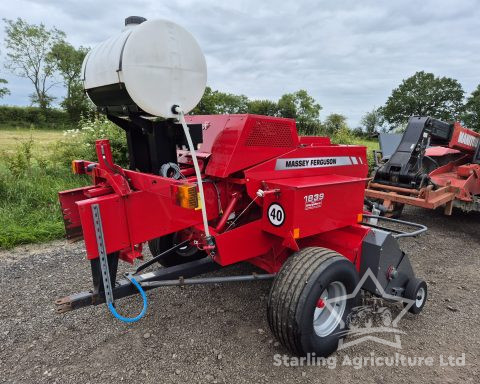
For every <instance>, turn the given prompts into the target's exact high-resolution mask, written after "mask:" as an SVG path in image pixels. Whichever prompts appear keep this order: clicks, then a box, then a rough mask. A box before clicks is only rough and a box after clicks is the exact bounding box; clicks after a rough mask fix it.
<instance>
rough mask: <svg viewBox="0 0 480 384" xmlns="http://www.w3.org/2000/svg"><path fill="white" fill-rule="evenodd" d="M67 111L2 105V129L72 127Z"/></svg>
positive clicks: (61, 128) (0, 121)
mask: <svg viewBox="0 0 480 384" xmlns="http://www.w3.org/2000/svg"><path fill="white" fill-rule="evenodd" d="M72 125H73V124H72V122H71V120H70V118H69V116H68V114H67V113H66V112H65V111H61V110H59V109H47V110H45V111H44V110H42V109H40V108H38V107H15V106H7V105H1V106H0V129H2V128H3V129H7V128H24V127H31V126H34V127H35V128H44V129H59V130H64V129H67V128H70V127H72Z"/></svg>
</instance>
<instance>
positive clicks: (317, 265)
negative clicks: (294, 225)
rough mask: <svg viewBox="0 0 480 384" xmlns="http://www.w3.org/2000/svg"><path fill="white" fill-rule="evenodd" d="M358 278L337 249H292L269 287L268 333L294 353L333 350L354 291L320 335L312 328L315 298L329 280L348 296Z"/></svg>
mask: <svg viewBox="0 0 480 384" xmlns="http://www.w3.org/2000/svg"><path fill="white" fill-rule="evenodd" d="M358 280H359V277H358V273H357V270H356V269H355V266H354V265H353V264H352V263H351V262H350V261H349V260H348V259H346V258H345V257H343V256H341V255H340V254H338V253H337V252H334V251H332V250H329V249H326V248H317V247H310V248H305V249H302V250H301V251H299V252H297V253H295V254H294V255H292V256H291V257H290V258H289V259H288V260H287V261H286V262H285V264H284V265H283V266H282V268H281V269H280V271H279V272H278V274H277V276H276V277H275V279H274V281H273V285H272V288H271V290H270V296H269V299H268V308H267V316H268V323H269V326H270V329H271V331H272V333H273V334H274V335H275V337H276V338H277V339H278V341H279V342H280V343H281V344H282V345H283V346H284V347H285V348H286V349H287V350H288V351H289V352H291V353H292V354H295V355H298V356H305V355H306V354H307V353H315V354H316V355H317V356H324V357H325V356H328V355H330V354H331V353H333V352H335V351H336V350H337V348H338V342H339V340H340V338H341V337H342V335H344V334H345V331H346V323H347V321H346V320H347V316H348V315H349V313H350V312H351V310H352V308H353V307H354V306H355V305H356V304H357V301H358V300H357V299H358V295H357V296H352V297H350V298H348V299H347V300H346V305H345V309H344V312H343V315H342V317H341V319H342V322H339V323H338V325H337V326H336V327H335V328H334V329H333V330H332V331H331V332H330V333H329V334H328V335H325V336H323V337H321V336H319V335H318V334H317V333H316V331H315V328H314V319H313V316H314V312H315V309H316V308H317V302H318V301H319V298H320V295H321V294H322V293H323V292H324V291H325V289H326V288H327V287H329V286H330V285H331V284H332V283H333V284H336V283H338V282H341V283H342V284H343V285H344V287H345V288H346V293H347V294H348V295H349V296H350V294H352V293H353V292H354V291H355V288H356V287H357V284H358ZM330 313H331V312H330ZM333 324H334V323H333Z"/></svg>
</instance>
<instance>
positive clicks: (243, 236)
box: [214, 220, 282, 265]
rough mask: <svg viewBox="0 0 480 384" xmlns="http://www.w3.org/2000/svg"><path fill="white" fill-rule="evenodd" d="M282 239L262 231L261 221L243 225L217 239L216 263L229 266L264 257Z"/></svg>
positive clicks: (218, 236) (220, 235)
mask: <svg viewBox="0 0 480 384" xmlns="http://www.w3.org/2000/svg"><path fill="white" fill-rule="evenodd" d="M281 241H282V239H281V238H278V237H275V236H273V235H270V234H268V233H266V232H264V231H262V223H261V220H256V221H253V222H251V223H248V224H245V225H242V226H240V227H238V228H235V229H233V230H231V231H227V232H224V233H222V234H219V235H217V236H216V237H215V243H216V247H217V250H218V253H217V254H216V256H215V259H214V260H215V261H216V262H217V263H219V264H220V265H229V264H233V263H238V262H240V261H244V260H248V259H252V258H255V257H258V256H262V255H264V254H266V253H267V252H269V251H270V250H271V248H272V247H273V246H275V245H276V244H279V243H281Z"/></svg>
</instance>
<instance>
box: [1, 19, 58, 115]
mask: <svg viewBox="0 0 480 384" xmlns="http://www.w3.org/2000/svg"><path fill="white" fill-rule="evenodd" d="M3 21H4V22H5V23H6V27H5V33H6V36H5V45H6V48H7V58H8V59H7V63H6V65H5V67H6V68H7V69H9V70H10V71H12V73H13V74H15V75H17V76H20V77H24V78H27V79H29V80H30V81H31V82H32V84H33V86H34V88H35V92H34V93H33V94H32V95H30V99H31V101H32V103H33V104H38V105H39V106H40V107H41V108H42V109H46V108H47V107H48V106H49V105H50V103H51V102H52V101H53V99H54V98H53V97H51V96H50V95H48V91H49V89H50V88H51V87H52V86H53V85H54V83H53V82H52V81H51V80H52V75H53V72H54V68H53V65H52V64H51V63H50V62H49V61H48V60H47V56H48V53H49V52H50V51H51V49H52V47H53V46H54V45H55V44H56V43H58V42H59V41H61V40H62V39H63V38H64V37H65V33H63V32H62V31H59V30H58V29H56V28H53V29H46V28H45V25H43V24H40V25H33V24H28V23H27V22H26V21H25V20H23V19H21V18H17V20H15V21H14V20H8V19H3Z"/></svg>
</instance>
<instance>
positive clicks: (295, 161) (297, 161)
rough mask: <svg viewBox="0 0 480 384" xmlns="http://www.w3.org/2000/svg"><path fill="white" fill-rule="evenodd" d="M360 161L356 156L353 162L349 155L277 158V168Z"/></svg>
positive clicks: (346, 163) (302, 167) (335, 165)
mask: <svg viewBox="0 0 480 384" xmlns="http://www.w3.org/2000/svg"><path fill="white" fill-rule="evenodd" d="M358 163H360V161H359V160H357V158H355V162H352V159H351V158H350V157H349V156H332V157H300V158H291V159H277V163H276V164H275V170H276V171H284V170H288V169H306V168H322V167H338V166H342V165H354V164H358ZM360 164H361V163H360Z"/></svg>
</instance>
